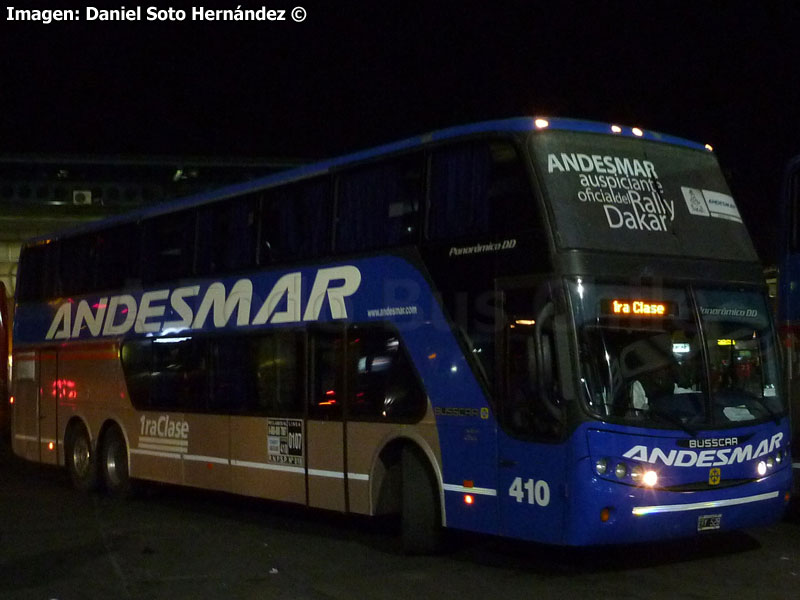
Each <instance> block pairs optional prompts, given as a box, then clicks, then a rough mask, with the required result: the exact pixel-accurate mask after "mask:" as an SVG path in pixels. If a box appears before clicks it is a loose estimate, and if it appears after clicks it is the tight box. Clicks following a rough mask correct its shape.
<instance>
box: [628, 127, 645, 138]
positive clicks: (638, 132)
mask: <svg viewBox="0 0 800 600" xmlns="http://www.w3.org/2000/svg"><path fill="white" fill-rule="evenodd" d="M631 132H632V133H633V135H635V136H636V137H642V136H643V135H644V131H642V130H641V129H639V128H638V127H634V128H633V129H631Z"/></svg>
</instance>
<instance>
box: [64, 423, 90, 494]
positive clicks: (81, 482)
mask: <svg viewBox="0 0 800 600" xmlns="http://www.w3.org/2000/svg"><path fill="white" fill-rule="evenodd" d="M64 462H65V464H66V466H67V473H68V474H69V479H70V481H71V482H72V487H74V488H75V489H76V490H79V491H81V492H91V491H94V490H96V489H97V460H96V457H95V452H94V449H93V448H92V441H91V440H90V439H89V432H88V431H87V430H86V427H85V426H84V425H83V423H80V422H76V423H73V424H72V425H70V426H69V427H68V428H67V434H66V436H65V440H64Z"/></svg>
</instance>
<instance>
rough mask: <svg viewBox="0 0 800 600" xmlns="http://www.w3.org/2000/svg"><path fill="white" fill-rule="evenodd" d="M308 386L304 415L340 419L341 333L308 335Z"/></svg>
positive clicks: (342, 347) (341, 399)
mask: <svg viewBox="0 0 800 600" xmlns="http://www.w3.org/2000/svg"><path fill="white" fill-rule="evenodd" d="M309 343H310V344H309V360H310V361H311V365H310V371H311V390H310V395H309V406H308V415H309V417H310V418H312V419H340V418H341V416H342V404H343V402H344V393H345V392H344V377H343V374H344V373H343V366H344V336H343V335H342V334H341V333H331V332H323V331H318V332H314V333H312V334H311V335H310V339H309Z"/></svg>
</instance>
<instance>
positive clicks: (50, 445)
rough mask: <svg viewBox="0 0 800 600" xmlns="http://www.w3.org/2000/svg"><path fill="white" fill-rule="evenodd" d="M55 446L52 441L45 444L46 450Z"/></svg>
mask: <svg viewBox="0 0 800 600" xmlns="http://www.w3.org/2000/svg"><path fill="white" fill-rule="evenodd" d="M55 447H56V445H55V444H54V443H53V442H50V443H49V444H47V449H48V450H52V449H53V448H55Z"/></svg>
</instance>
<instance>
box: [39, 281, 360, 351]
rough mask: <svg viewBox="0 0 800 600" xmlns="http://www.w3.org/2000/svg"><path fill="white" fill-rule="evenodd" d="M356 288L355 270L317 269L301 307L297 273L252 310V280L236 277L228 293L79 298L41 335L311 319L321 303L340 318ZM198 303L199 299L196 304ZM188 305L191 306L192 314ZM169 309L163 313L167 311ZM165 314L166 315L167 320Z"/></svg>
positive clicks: (218, 287) (196, 289) (212, 289)
mask: <svg viewBox="0 0 800 600" xmlns="http://www.w3.org/2000/svg"><path fill="white" fill-rule="evenodd" d="M360 285H361V271H359V270H358V268H357V267H355V266H353V265H345V266H339V267H331V268H326V269H319V270H318V271H317V272H316V275H315V277H314V282H313V284H312V285H311V293H310V294H309V296H308V299H307V301H306V302H305V306H303V299H302V289H303V274H302V273H301V272H295V273H287V274H285V275H283V276H282V277H280V279H278V281H277V282H276V283H275V284H274V285H273V286H272V289H271V290H270V292H269V293H268V294H267V295H266V299H265V300H264V301H263V302H262V303H261V306H259V307H257V310H255V311H254V310H253V308H254V307H253V281H252V280H251V279H248V278H243V279H239V280H238V281H236V282H235V283H234V284H233V285H232V286H231V287H230V289H227V290H226V288H225V285H224V284H223V283H222V282H221V281H215V282H213V283H212V284H211V285H209V286H208V288H207V289H206V290H205V294H204V295H203V296H202V298H201V297H200V289H201V288H200V286H199V285H192V286H186V287H179V288H174V289H169V288H168V289H160V290H151V291H147V292H145V293H143V294H142V295H141V298H139V299H138V300H137V299H136V298H134V297H133V296H132V295H130V294H120V295H117V296H106V297H103V298H100V299H99V301H97V302H96V303H94V304H92V305H90V304H89V302H88V301H87V300H81V301H80V302H78V305H77V307H75V303H74V302H64V303H63V304H62V305H61V306H60V307H59V308H58V310H57V312H56V315H55V317H54V318H53V321H52V323H51V324H50V328H49V329H48V331H47V335H46V336H45V337H46V339H48V340H66V339H73V338H75V339H76V338H79V337H80V336H81V334H83V335H84V336H85V335H87V332H88V335H89V336H91V337H101V336H117V335H123V334H126V333H128V332H129V331H131V330H133V331H134V332H136V333H158V332H165V331H169V330H174V331H185V330H196V329H203V328H204V327H206V326H207V322H208V320H209V317H210V318H211V320H212V323H213V327H214V328H221V327H226V326H227V325H228V323H229V322H230V321H231V319H232V318H233V316H234V313H235V314H236V318H235V326H236V327H245V326H250V325H264V324H266V323H297V322H300V321H316V320H318V319H319V318H320V314H321V312H322V308H323V306H324V305H325V304H326V303H327V305H328V308H329V310H330V314H331V318H333V319H346V318H347V305H346V304H345V298H347V297H349V296H352V295H353V294H355V293H356V291H357V290H358V288H359V286H360ZM198 300H199V301H198ZM190 302H191V304H193V305H195V306H197V309H196V310H195V309H194V308H193V306H192V305H190ZM168 308H169V312H168V311H167V309H168ZM168 315H170V316H169V317H168Z"/></svg>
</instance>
